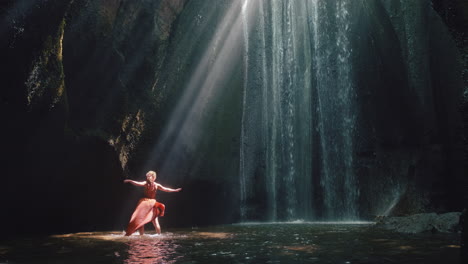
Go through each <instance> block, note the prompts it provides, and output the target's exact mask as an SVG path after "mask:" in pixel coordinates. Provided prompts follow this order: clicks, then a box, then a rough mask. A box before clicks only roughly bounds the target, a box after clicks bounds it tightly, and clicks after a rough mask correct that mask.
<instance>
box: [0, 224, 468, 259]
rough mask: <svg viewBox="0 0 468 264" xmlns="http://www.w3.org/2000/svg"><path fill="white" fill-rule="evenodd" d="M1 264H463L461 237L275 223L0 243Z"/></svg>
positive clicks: (369, 227) (361, 226)
mask: <svg viewBox="0 0 468 264" xmlns="http://www.w3.org/2000/svg"><path fill="white" fill-rule="evenodd" d="M0 263H145V264H149V263H343V264H347V263H425V264H427V263H447V264H450V263H457V264H458V263H460V248H459V235H457V234H418V235H409V234H397V233H393V232H390V231H385V230H380V229H378V228H376V227H375V226H374V225H372V224H366V223H361V224H343V223H272V224H256V223H249V224H239V225H225V226H215V227H204V228H186V229H166V230H165V232H164V233H163V234H162V235H156V234H154V233H151V232H148V234H146V235H144V236H139V235H136V234H134V235H133V236H130V237H124V236H123V231H119V232H92V233H91V232H90V233H76V234H64V235H54V236H49V237H36V238H17V239H13V240H9V241H2V242H0Z"/></svg>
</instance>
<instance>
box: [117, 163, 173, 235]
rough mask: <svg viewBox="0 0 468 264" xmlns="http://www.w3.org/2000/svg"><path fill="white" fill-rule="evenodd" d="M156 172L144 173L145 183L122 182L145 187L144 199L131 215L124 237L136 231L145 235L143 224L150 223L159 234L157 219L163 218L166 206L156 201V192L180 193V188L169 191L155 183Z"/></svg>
mask: <svg viewBox="0 0 468 264" xmlns="http://www.w3.org/2000/svg"><path fill="white" fill-rule="evenodd" d="M155 181H156V172H154V171H148V173H146V181H141V182H137V181H133V180H124V183H131V184H133V185H135V186H140V187H145V197H144V198H141V199H140V200H139V201H138V205H137V207H136V209H135V211H134V212H133V214H132V218H131V219H130V222H129V223H128V226H127V230H126V231H125V235H126V236H129V235H131V234H133V233H134V232H135V231H136V230H138V231H139V232H140V235H143V234H144V233H145V224H147V223H149V222H152V223H153V225H154V228H155V229H156V233H158V234H161V227H160V226H159V221H158V217H159V216H164V209H165V208H166V206H165V205H164V204H162V203H158V202H157V201H156V191H157V190H161V191H164V192H180V191H181V190H182V188H178V189H171V188H167V187H164V186H162V185H161V184H159V183H156V182H155Z"/></svg>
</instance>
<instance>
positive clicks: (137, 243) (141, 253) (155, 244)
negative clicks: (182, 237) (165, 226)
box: [124, 239, 180, 264]
mask: <svg viewBox="0 0 468 264" xmlns="http://www.w3.org/2000/svg"><path fill="white" fill-rule="evenodd" d="M177 247H178V245H177V244H173V243H170V242H168V241H165V240H155V241H151V240H147V239H134V240H131V241H129V242H128V258H127V259H126V260H125V261H124V263H128V264H130V263H142V264H153V263H175V262H176V261H177V259H178V258H180V256H177V254H176V248H177Z"/></svg>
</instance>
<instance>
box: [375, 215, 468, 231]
mask: <svg viewBox="0 0 468 264" xmlns="http://www.w3.org/2000/svg"><path fill="white" fill-rule="evenodd" d="M460 215H461V213H460V212H451V213H445V214H436V213H425V214H415V215H410V216H400V217H378V218H377V223H376V225H377V226H378V227H381V228H384V229H387V230H394V231H397V232H401V233H413V234H414V233H423V232H442V233H451V232H457V231H458V230H459V228H460V224H459V221H460Z"/></svg>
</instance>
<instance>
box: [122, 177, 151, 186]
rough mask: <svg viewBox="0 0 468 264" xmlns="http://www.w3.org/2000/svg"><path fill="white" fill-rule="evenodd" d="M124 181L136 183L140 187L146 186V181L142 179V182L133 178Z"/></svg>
mask: <svg viewBox="0 0 468 264" xmlns="http://www.w3.org/2000/svg"><path fill="white" fill-rule="evenodd" d="M124 183H131V184H132V185H135V186H140V187H143V186H145V184H146V182H145V181H141V182H137V181H133V180H128V179H127V180H124Z"/></svg>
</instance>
